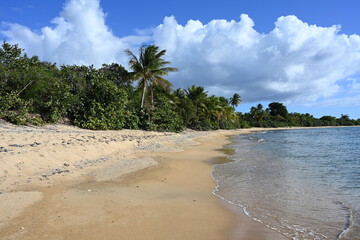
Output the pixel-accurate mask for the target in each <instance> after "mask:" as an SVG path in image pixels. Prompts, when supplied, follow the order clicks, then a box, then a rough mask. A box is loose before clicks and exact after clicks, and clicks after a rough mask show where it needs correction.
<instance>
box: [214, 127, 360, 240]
mask: <svg viewBox="0 0 360 240" xmlns="http://www.w3.org/2000/svg"><path fill="white" fill-rule="evenodd" d="M231 141H232V143H231V144H229V145H228V146H226V148H229V149H232V150H233V151H231V152H232V154H231V155H230V156H229V161H228V162H226V163H222V164H217V165H215V166H214V167H213V172H212V175H213V178H214V179H215V180H216V182H217V188H216V189H215V190H214V194H215V195H217V196H219V197H220V198H221V199H223V200H225V201H227V202H228V203H229V204H234V205H236V206H238V208H236V209H238V210H239V211H242V212H244V213H245V214H246V215H247V216H248V217H250V218H252V219H253V220H254V221H258V222H260V223H262V224H264V225H265V226H267V227H268V228H270V229H273V230H274V231H277V232H279V233H281V234H283V235H284V236H286V237H288V238H290V239H299V240H300V239H301V240H305V239H312V240H313V239H341V240H350V239H351V240H360V127H339V128H311V129H293V130H292V129H290V130H276V131H263V132H257V133H253V134H248V135H238V136H233V137H232V138H231Z"/></svg>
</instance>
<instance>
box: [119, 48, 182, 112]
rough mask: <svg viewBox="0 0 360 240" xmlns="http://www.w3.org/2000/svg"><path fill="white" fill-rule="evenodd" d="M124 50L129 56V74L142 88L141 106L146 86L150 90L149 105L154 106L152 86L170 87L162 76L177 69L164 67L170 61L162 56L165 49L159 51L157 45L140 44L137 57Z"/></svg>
mask: <svg viewBox="0 0 360 240" xmlns="http://www.w3.org/2000/svg"><path fill="white" fill-rule="evenodd" d="M125 52H126V54H127V55H128V56H129V65H130V68H131V70H132V72H130V76H131V77H132V79H134V80H139V83H138V88H140V89H142V97H141V108H143V107H144V103H145V97H146V93H147V89H148V88H149V90H150V99H151V106H152V107H154V95H153V93H154V90H153V89H154V87H155V86H158V87H161V88H164V89H170V88H171V86H172V84H171V83H170V82H169V81H168V80H166V79H164V78H162V76H164V75H168V74H169V72H175V71H177V68H174V67H164V66H165V65H168V64H170V63H171V62H168V61H165V60H164V59H163V58H162V57H163V56H164V55H165V53H166V50H161V51H159V47H158V46H155V45H149V46H141V47H140V49H139V57H136V56H135V55H134V54H133V53H132V52H131V51H130V50H126V51H125Z"/></svg>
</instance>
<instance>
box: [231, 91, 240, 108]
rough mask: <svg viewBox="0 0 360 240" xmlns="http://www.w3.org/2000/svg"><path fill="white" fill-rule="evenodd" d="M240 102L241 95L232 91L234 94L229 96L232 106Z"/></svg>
mask: <svg viewBox="0 0 360 240" xmlns="http://www.w3.org/2000/svg"><path fill="white" fill-rule="evenodd" d="M240 103H241V97H240V95H239V94H237V93H234V95H233V96H232V97H231V98H230V104H231V106H233V108H235V107H237V106H238V105H239V104H240Z"/></svg>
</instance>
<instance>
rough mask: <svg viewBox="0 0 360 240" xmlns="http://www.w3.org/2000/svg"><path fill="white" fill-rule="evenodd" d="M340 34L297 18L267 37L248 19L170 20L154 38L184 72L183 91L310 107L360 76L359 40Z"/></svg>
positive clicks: (179, 78) (178, 80) (281, 22)
mask: <svg viewBox="0 0 360 240" xmlns="http://www.w3.org/2000/svg"><path fill="white" fill-rule="evenodd" d="M339 30H340V27H339V26H331V27H318V26H315V25H309V24H307V23H304V22H302V21H301V20H299V19H298V18H297V17H296V16H286V17H279V18H278V19H277V21H276V22H275V28H274V29H273V30H272V31H271V32H269V33H267V34H262V33H258V32H257V31H256V30H255V29H254V22H253V21H252V19H251V18H250V17H249V16H248V15H246V14H242V15H241V17H240V21H238V22H237V21H226V20H213V21H211V22H209V23H207V24H203V23H201V22H199V21H193V20H190V21H188V22H187V24H186V25H184V26H182V25H180V24H178V23H177V21H176V19H175V17H166V18H165V20H164V22H163V24H161V25H159V26H158V27H157V28H156V29H155V32H154V39H155V41H156V43H157V44H159V45H160V46H162V47H163V48H165V49H167V50H168V57H169V58H170V60H171V61H172V62H173V64H174V65H176V66H177V67H179V68H180V69H181V71H180V72H178V73H177V74H176V75H174V77H173V80H174V82H175V84H176V85H178V86H179V85H180V86H182V87H186V86H188V85H189V84H199V85H204V84H205V85H206V86H207V87H208V89H209V90H211V92H212V93H216V94H224V93H225V94H227V95H228V96H229V95H230V94H231V93H234V92H238V93H240V95H242V96H243V99H244V100H246V101H249V102H251V101H264V100H265V101H266V100H268V101H273V100H276V101H297V102H309V101H315V100H317V99H319V98H327V97H330V96H333V95H335V94H336V93H338V92H339V91H340V89H341V84H340V83H341V81H343V80H344V79H346V78H347V77H349V76H352V75H355V74H358V73H360V36H358V35H352V36H347V35H344V34H339ZM353 85H354V86H355V84H353Z"/></svg>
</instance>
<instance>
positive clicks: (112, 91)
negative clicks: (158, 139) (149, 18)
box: [0, 42, 360, 131]
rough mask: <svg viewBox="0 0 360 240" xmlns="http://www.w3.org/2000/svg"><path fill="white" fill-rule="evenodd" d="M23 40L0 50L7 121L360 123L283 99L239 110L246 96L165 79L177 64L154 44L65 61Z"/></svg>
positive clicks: (169, 126) (138, 125) (1, 102)
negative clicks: (123, 59) (114, 58)
mask: <svg viewBox="0 0 360 240" xmlns="http://www.w3.org/2000/svg"><path fill="white" fill-rule="evenodd" d="M23 51H24V50H23V49H21V48H19V46H18V45H10V44H8V43H6V42H4V43H3V44H2V46H1V48H0V118H2V119H5V120H7V121H9V122H12V123H15V124H35V125H39V124H45V123H57V122H65V123H70V124H73V125H76V126H79V127H82V128H88V129H94V130H98V129H122V128H127V129H144V130H156V131H182V130H184V129H186V128H190V129H194V130H209V129H234V128H243V127H282V126H329V125H330V126H336V125H360V119H358V120H353V119H350V118H349V116H348V115H342V116H341V117H340V118H335V117H332V116H323V117H321V118H319V119H317V118H314V117H313V116H312V115H310V114H300V113H288V111H287V108H286V106H284V105H283V104H282V103H278V102H274V103H270V104H269V106H268V108H266V109H264V107H263V106H262V105H261V104H258V105H257V106H254V107H251V109H250V112H248V113H239V112H235V107H237V106H238V105H239V104H240V103H241V97H240V95H239V94H237V93H235V94H234V95H233V96H232V97H231V98H230V99H226V98H225V97H221V96H220V97H219V96H214V95H209V94H208V92H206V91H205V89H204V87H202V86H190V87H188V88H186V89H180V88H179V89H175V90H173V89H172V84H171V83H170V82H169V81H168V80H166V79H165V78H164V76H166V75H167V74H169V73H170V72H174V71H176V70H177V69H176V68H174V67H168V66H167V65H169V64H171V63H170V62H168V61H165V60H164V59H163V57H164V55H165V53H166V51H165V50H160V49H159V47H157V46H154V45H150V46H142V47H140V49H139V56H136V55H135V54H133V53H132V52H131V51H129V50H127V51H126V53H127V54H128V56H129V66H130V68H131V71H130V72H128V71H127V70H126V69H125V68H124V67H123V66H121V65H119V64H117V63H112V64H104V65H103V66H102V67H101V68H100V69H96V68H94V67H93V66H76V65H71V66H68V65H62V66H57V65H56V64H53V63H49V62H43V61H40V60H39V59H38V58H37V57H31V58H30V57H28V56H27V55H26V54H24V53H23Z"/></svg>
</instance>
